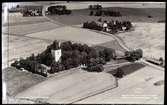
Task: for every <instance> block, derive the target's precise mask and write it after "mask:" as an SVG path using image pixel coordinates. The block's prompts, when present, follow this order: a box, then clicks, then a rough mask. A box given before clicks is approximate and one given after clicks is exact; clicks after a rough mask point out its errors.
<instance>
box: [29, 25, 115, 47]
mask: <svg viewBox="0 0 167 105" xmlns="http://www.w3.org/2000/svg"><path fill="white" fill-rule="evenodd" d="M46 35H47V36H46ZM26 36H29V37H34V38H41V39H47V40H70V41H74V42H78V43H85V44H88V45H96V44H100V43H104V42H106V41H111V40H114V39H113V38H112V37H109V36H103V35H101V34H98V33H96V32H92V31H89V30H85V29H83V28H76V27H70V26H66V27H62V28H57V29H54V30H49V31H45V32H38V33H33V34H27V35H26Z"/></svg>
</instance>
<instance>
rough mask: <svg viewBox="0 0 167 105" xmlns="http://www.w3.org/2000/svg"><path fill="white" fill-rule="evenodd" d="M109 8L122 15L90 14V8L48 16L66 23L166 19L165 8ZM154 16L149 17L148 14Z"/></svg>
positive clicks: (154, 20) (150, 21) (155, 21)
mask: <svg viewBox="0 0 167 105" xmlns="http://www.w3.org/2000/svg"><path fill="white" fill-rule="evenodd" d="M105 9H108V10H116V11H120V12H121V14H122V15H123V16H122V17H108V16H89V13H90V10H89V9H79V10H73V11H72V14H71V15H68V16H58V15H53V16H48V17H49V18H51V19H53V20H55V21H59V22H61V23H63V24H66V25H77V24H82V23H83V22H86V21H97V20H98V19H99V18H102V19H103V20H108V21H110V20H111V19H112V20H129V21H131V22H149V23H152V22H154V23H157V21H160V20H165V8H128V7H108V8H105ZM149 15H150V16H152V18H148V16H149Z"/></svg>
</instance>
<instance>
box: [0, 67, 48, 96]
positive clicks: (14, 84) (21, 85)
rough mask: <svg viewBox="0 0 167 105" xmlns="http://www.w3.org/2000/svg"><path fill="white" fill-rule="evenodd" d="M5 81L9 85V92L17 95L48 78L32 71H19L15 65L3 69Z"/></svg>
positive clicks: (10, 94) (11, 94)
mask: <svg viewBox="0 0 167 105" xmlns="http://www.w3.org/2000/svg"><path fill="white" fill-rule="evenodd" d="M3 71H4V72H3V78H4V82H5V83H6V85H7V94H8V95H9V96H15V95H16V94H18V93H20V92H22V91H24V90H26V89H27V88H29V87H31V86H33V85H36V84H37V83H39V82H42V81H44V80H45V79H46V78H45V77H43V76H40V75H37V74H32V73H30V72H23V71H19V70H17V69H15V68H13V67H8V68H6V69H4V70H3Z"/></svg>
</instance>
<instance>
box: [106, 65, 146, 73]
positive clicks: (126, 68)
mask: <svg viewBox="0 0 167 105" xmlns="http://www.w3.org/2000/svg"><path fill="white" fill-rule="evenodd" d="M143 67H145V65H143V64H141V63H132V64H129V65H125V66H121V67H119V68H120V69H122V70H123V72H124V75H128V74H131V73H133V72H135V71H137V70H140V69H141V68H143ZM108 73H110V74H115V73H116V70H112V71H109V72H108Z"/></svg>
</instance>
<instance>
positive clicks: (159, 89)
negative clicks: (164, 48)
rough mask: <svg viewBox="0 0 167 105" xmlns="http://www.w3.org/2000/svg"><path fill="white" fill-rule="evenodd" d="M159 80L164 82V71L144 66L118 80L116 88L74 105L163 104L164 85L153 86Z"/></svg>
mask: <svg viewBox="0 0 167 105" xmlns="http://www.w3.org/2000/svg"><path fill="white" fill-rule="evenodd" d="M160 80H164V71H160V70H157V69H155V68H152V67H149V66H146V67H144V68H141V69H139V70H138V71H136V72H134V73H132V74H129V75H127V76H125V77H124V78H122V79H120V80H118V84H119V85H118V87H117V88H114V89H112V90H109V91H106V92H104V93H102V94H98V95H96V96H92V97H89V98H87V99H85V100H81V101H79V102H77V103H76V104H81V103H82V104H84V103H87V104H88V103H89V104H93V103H99V104H111V103H114V104H146V103H147V104H163V102H164V83H163V84H162V85H159V86H155V85H154V83H156V82H157V81H160Z"/></svg>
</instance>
